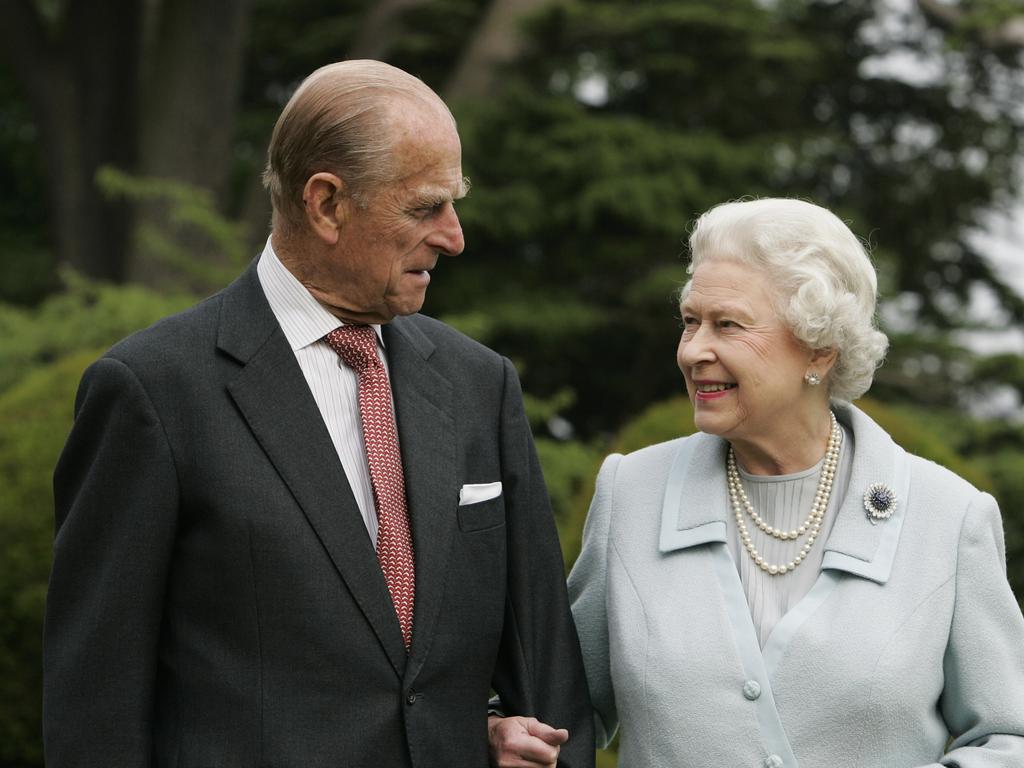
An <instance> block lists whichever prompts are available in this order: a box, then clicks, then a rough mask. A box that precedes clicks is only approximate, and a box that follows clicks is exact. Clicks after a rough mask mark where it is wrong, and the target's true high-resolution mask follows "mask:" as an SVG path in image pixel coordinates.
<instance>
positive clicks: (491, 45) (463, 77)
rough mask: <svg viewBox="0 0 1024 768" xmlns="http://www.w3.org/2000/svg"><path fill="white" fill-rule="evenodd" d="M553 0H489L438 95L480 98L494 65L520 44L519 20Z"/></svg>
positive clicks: (490, 80)
mask: <svg viewBox="0 0 1024 768" xmlns="http://www.w3.org/2000/svg"><path fill="white" fill-rule="evenodd" d="M553 1H557V0H493V2H491V4H490V6H489V7H488V9H487V13H486V14H485V15H484V18H483V21H481V22H480V26H479V27H478V29H477V31H476V34H474V35H473V39H472V41H471V42H470V44H469V45H468V46H467V47H466V49H465V51H464V52H463V54H462V58H461V59H460V60H459V63H458V65H457V66H456V67H455V71H454V73H453V74H452V76H451V77H450V78H449V79H448V82H447V83H445V86H444V89H443V91H442V93H441V95H442V96H443V97H444V98H445V100H446V101H449V102H455V101H460V100H462V99H470V98H482V97H485V96H486V95H487V94H488V93H489V92H490V90H491V88H492V86H493V83H494V77H495V74H496V73H497V70H498V68H499V67H500V66H501V65H502V64H506V63H508V62H510V61H512V60H514V59H515V57H516V56H517V54H518V53H519V52H520V50H521V48H522V36H521V34H520V30H519V26H518V25H519V22H520V20H521V19H522V18H523V16H525V15H527V14H529V13H532V12H534V11H536V10H538V9H540V8H543V7H544V6H545V5H550V4H551V3H552V2H553Z"/></svg>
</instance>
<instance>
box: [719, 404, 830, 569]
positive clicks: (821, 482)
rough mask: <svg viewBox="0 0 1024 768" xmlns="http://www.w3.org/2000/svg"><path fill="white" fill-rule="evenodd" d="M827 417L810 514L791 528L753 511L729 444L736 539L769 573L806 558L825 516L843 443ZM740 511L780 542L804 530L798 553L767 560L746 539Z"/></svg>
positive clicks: (799, 535)
mask: <svg viewBox="0 0 1024 768" xmlns="http://www.w3.org/2000/svg"><path fill="white" fill-rule="evenodd" d="M829 417H830V419H831V422H832V428H831V430H830V432H829V436H828V446H827V447H826V448H825V459H824V461H823V462H822V465H821V476H820V477H819V479H818V488H817V490H816V491H815V493H814V504H813V505H812V506H811V513H810V514H809V515H808V516H807V519H806V520H805V521H804V522H803V523H801V524H800V525H799V526H797V527H796V528H794V529H793V530H792V531H782V530H779V529H777V528H773V527H772V526H770V525H768V524H767V523H766V522H765V521H764V520H763V519H762V518H761V516H760V515H758V514H757V512H755V511H754V507H753V505H751V503H750V499H748V498H747V494H746V492H745V491H744V490H743V485H742V484H741V483H740V474H739V470H737V469H736V453H735V452H734V451H733V449H732V447H731V446H730V448H729V458H728V460H727V461H726V479H727V480H728V482H729V502H730V504H731V505H732V511H733V514H734V515H735V516H736V526H737V528H738V530H739V534H740V542H741V543H742V544H743V548H744V549H745V550H746V551H747V554H748V555H750V559H751V560H753V561H754V563H755V564H756V565H757V567H758V568H760V569H761V570H762V571H766V572H767V573H769V574H771V575H772V576H782V575H784V574H787V573H789V572H790V571H792V570H794V569H796V567H797V566H798V565H800V563H802V562H803V561H804V559H805V558H806V557H807V553H808V552H810V551H811V547H812V546H813V545H814V541H815V539H817V538H818V533H820V531H821V521H822V519H823V518H824V517H825V510H827V509H828V501H829V498H830V497H831V496H832V479H833V478H834V477H835V474H836V466H837V465H838V464H839V446H840V445H841V444H842V442H843V430H842V429H841V428H840V426H839V422H837V421H836V417H835V414H833V413H832V412H831V411H830V412H829ZM744 512H746V514H747V515H748V516H749V517H750V519H751V520H752V521H753V523H754V525H756V526H757V527H758V528H759V529H761V530H762V531H763V532H765V533H767V534H768V535H769V536H772V537H773V538H776V539H781V540H782V541H789V540H794V541H795V540H796V539H798V538H800V537H801V536H803V535H804V534H805V533H806V534H807V541H806V542H805V543H804V545H803V546H802V547H801V548H800V552H799V554H797V556H796V557H794V558H793V559H792V560H790V561H789V562H788V563H784V564H781V565H776V564H774V563H769V562H768V561H766V560H765V559H764V558H763V557H762V556H761V554H760V553H759V552H758V551H757V548H756V547H754V543H753V541H752V540H751V538H750V531H749V530H747V524H746V522H745V521H744V519H743V513H744Z"/></svg>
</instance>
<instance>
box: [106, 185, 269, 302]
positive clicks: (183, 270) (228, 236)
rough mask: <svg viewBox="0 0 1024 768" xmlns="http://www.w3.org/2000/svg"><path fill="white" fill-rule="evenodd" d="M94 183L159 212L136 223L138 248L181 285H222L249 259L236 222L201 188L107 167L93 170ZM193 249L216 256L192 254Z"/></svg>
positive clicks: (109, 192) (207, 191)
mask: <svg viewBox="0 0 1024 768" xmlns="http://www.w3.org/2000/svg"><path fill="white" fill-rule="evenodd" d="M96 183H97V185H98V186H99V188H100V190H101V191H102V192H103V193H104V194H105V195H107V196H108V197H123V198H125V199H127V200H130V201H132V202H134V203H137V204H138V203H142V204H147V205H149V206H150V207H151V208H152V209H154V210H159V211H160V212H161V213H162V214H163V216H162V217H161V219H162V220H161V221H160V224H156V223H155V222H154V221H153V220H152V219H149V218H147V219H145V220H144V222H143V223H142V224H140V225H139V227H138V231H137V232H136V237H137V238H138V247H139V248H140V249H141V250H142V251H144V252H145V253H146V254H148V255H149V256H150V257H152V258H154V259H155V260H156V261H157V262H160V263H162V264H163V265H165V266H167V267H171V268H172V270H173V272H174V273H176V274H180V275H181V276H182V277H183V278H185V279H186V282H185V283H184V284H199V285H204V286H218V287H219V286H222V285H225V284H226V283H229V282H231V280H233V279H234V278H235V277H236V276H237V275H238V273H239V271H240V270H241V268H242V266H244V264H245V263H246V261H247V260H248V258H249V254H248V253H247V245H246V241H245V232H244V230H243V228H242V226H241V225H240V224H238V223H236V222H233V221H230V220H228V219H226V218H225V217H223V216H222V215H220V214H219V213H218V212H217V206H216V203H215V201H214V199H213V194H212V193H211V192H210V191H209V190H207V189H203V188H201V187H196V186H194V185H192V184H186V183H184V182H181V181H174V180H172V179H150V178H138V177H134V176H131V175H129V174H126V173H124V172H123V171H119V170H118V169H116V168H114V167H112V166H106V167H104V168H101V169H100V170H99V172H98V173H97V175H96ZM197 249H198V250H199V252H200V253H214V254H217V255H218V257H219V258H218V260H211V259H205V258H197V257H196V256H195V252H196V250H197Z"/></svg>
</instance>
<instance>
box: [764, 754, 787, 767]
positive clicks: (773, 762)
mask: <svg viewBox="0 0 1024 768" xmlns="http://www.w3.org/2000/svg"><path fill="white" fill-rule="evenodd" d="M782 765H783V763H782V758H781V757H779V756H778V755H768V757H766V758H765V759H764V768H782Z"/></svg>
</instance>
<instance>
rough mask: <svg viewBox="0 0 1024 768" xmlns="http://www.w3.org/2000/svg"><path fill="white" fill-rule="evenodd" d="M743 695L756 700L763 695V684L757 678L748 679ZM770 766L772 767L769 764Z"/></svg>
mask: <svg viewBox="0 0 1024 768" xmlns="http://www.w3.org/2000/svg"><path fill="white" fill-rule="evenodd" d="M743 695H744V696H745V697H746V698H747V699H748V700H750V701H754V700H755V699H756V698H757V697H758V696H760V695H761V684H760V683H758V682H757V680H747V682H745V683H744V684H743ZM769 768H771V767H770V766H769Z"/></svg>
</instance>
